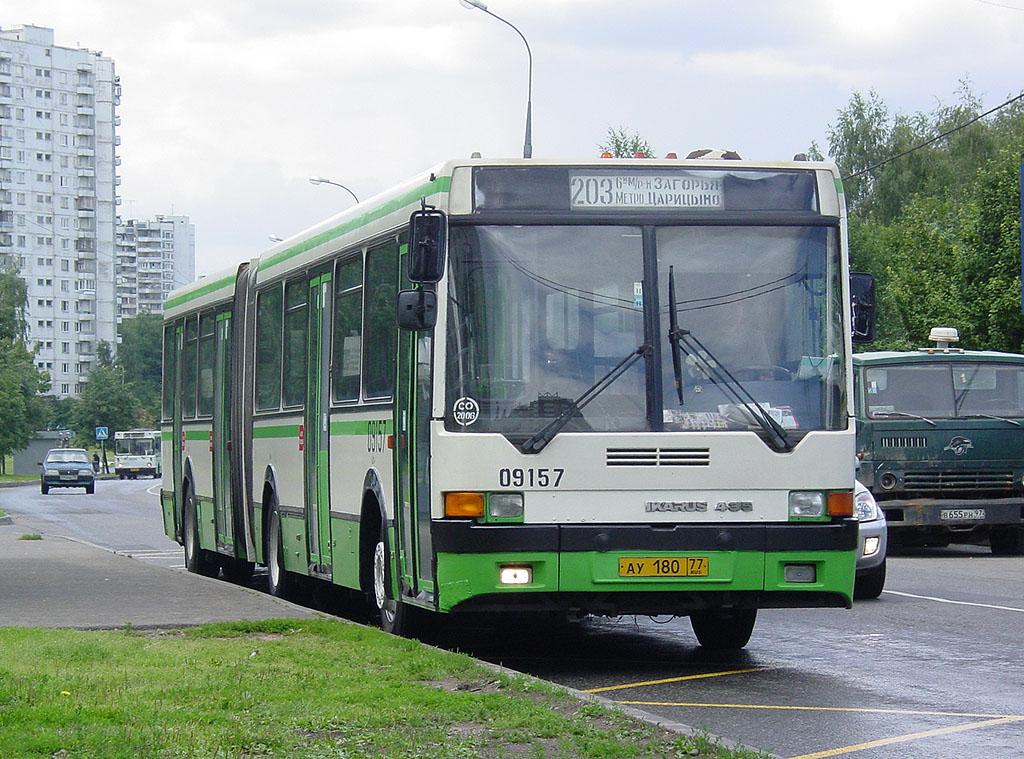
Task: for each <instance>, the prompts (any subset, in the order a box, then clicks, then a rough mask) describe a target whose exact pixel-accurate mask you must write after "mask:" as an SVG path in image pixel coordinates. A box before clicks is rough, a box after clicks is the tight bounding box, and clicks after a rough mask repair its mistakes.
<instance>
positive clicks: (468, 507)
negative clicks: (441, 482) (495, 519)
mask: <svg viewBox="0 0 1024 759" xmlns="http://www.w3.org/2000/svg"><path fill="white" fill-rule="evenodd" d="M444 515H445V516H446V517H482V516H483V515H484V494H483V493H445V494H444Z"/></svg>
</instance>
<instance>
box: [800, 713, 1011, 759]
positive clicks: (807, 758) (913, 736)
mask: <svg viewBox="0 0 1024 759" xmlns="http://www.w3.org/2000/svg"><path fill="white" fill-rule="evenodd" d="M1021 720H1024V717H1001V718H999V719H990V720H985V721H984V722H972V723H970V724H968V725H956V726H955V727H941V728H939V729H937V730H925V731H924V732H920V733H910V734H908V735H898V736H896V737H894V738H882V739H881V740H877V741H868V742H867V743H857V744H855V745H853V746H844V747H843V748H834V749H830V750H829V751H819V752H818V753H816V754H801V755H800V756H793V757H790V759H823V758H824V757H827V756H840V755H842V754H852V753H853V752H854V751H864V750H865V749H869V748H876V747H877V746H888V745H890V744H893V743H903V742H904V741H913V740H917V739H918V738H930V737H932V736H934V735H948V734H949V733H959V732H962V731H964V730H974V729H975V728H978V727H991V726H992V725H1005V724H1006V723H1008V722H1019V721H1021Z"/></svg>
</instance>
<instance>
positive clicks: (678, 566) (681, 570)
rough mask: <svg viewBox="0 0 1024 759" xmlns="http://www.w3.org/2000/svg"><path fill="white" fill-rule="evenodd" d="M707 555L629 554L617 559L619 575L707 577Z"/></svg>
mask: <svg viewBox="0 0 1024 759" xmlns="http://www.w3.org/2000/svg"><path fill="white" fill-rule="evenodd" d="M707 576H708V557H707V556H687V557H684V558H679V559H664V558H654V557H651V556H629V557H626V558H621V559H619V577H707Z"/></svg>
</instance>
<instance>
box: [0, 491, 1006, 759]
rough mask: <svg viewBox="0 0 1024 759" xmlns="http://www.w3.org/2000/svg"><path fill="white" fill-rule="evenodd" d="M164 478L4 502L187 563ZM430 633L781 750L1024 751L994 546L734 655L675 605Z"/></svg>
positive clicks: (1, 499) (796, 617) (893, 566)
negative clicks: (636, 613)
mask: <svg viewBox="0 0 1024 759" xmlns="http://www.w3.org/2000/svg"><path fill="white" fill-rule="evenodd" d="M153 484H154V483H153V481H146V480H141V481H124V482H121V481H106V482H100V483H98V484H97V488H96V490H97V494H96V496H86V495H84V494H82V491H54V492H53V493H51V495H49V496H45V497H43V496H41V495H40V494H39V493H38V490H36V489H31V490H30V489H29V488H16V489H8V490H0V509H4V510H6V511H9V512H11V513H29V514H31V515H32V516H33V517H34V518H37V519H43V520H46V521H48V522H49V523H51V524H53V525H54V526H55V527H59V528H60V529H61V530H63V531H64V532H65V534H69V535H73V536H74V537H77V538H79V539H82V540H87V541H90V542H93V543H96V544H99V545H104V546H107V547H109V548H114V549H117V550H119V551H121V552H125V553H131V554H133V555H135V556H137V557H138V558H141V559H144V560H147V561H157V562H160V561H166V562H169V563H173V562H177V565H178V566H180V563H181V551H180V548H179V547H177V545H176V544H174V543H173V542H172V541H170V540H168V539H167V538H166V537H164V536H163V533H162V528H161V524H160V511H159V505H158V503H157V498H156V496H155V495H153V494H152V493H147V490H149V489H150V488H152V487H153ZM154 492H155V491H154ZM256 582H257V583H259V578H257V581H256ZM431 642H437V643H440V644H442V645H447V646H449V647H451V648H455V649H458V650H461V651H464V652H466V653H470V654H472V655H475V656H478V657H480V658H483V659H486V660H489V661H494V662H497V663H500V664H503V665H505V666H508V667H511V668H513V669H516V670H519V671H522V672H528V673H530V674H533V675H536V676H539V677H541V678H544V679H548V680H551V681H553V682H557V683H561V684H564V685H567V686H570V687H573V688H576V689H579V690H584V691H591V692H594V693H597V694H599V695H601V696H603V697H605V698H609V699H612V700H614V701H618V702H620V703H623V704H628V705H631V706H633V707H635V708H639V709H642V710H643V711H645V712H648V713H651V714H655V715H657V716H658V717H659V718H661V719H663V720H665V721H667V722H675V723H683V724H687V725H693V726H706V727H707V728H708V730H709V732H711V733H713V734H717V735H721V736H724V737H725V738H727V739H729V740H732V741H736V742H740V743H743V744H745V745H747V746H750V747H753V748H757V749H762V750H765V751H768V752H771V753H772V754H774V755H776V756H778V757H789V758H797V757H799V759H812V758H813V759H817V758H818V757H832V756H848V755H856V756H858V757H864V758H865V759H908V758H910V759H913V758H916V757H921V758H922V759H924V758H927V759H964V757H984V758H985V759H1013V758H1016V757H1021V756H1024V557H1012V558H1001V557H994V556H992V555H991V553H990V552H989V551H988V549H987V548H979V547H970V546H968V547H954V548H949V549H922V550H919V551H917V552H916V553H913V554H908V555H904V556H899V557H890V559H889V578H888V582H887V584H886V590H885V592H883V594H882V597H881V598H880V599H879V600H877V601H866V602H861V603H858V604H857V606H856V607H855V608H854V609H853V610H852V611H844V610H827V609H821V610H773V611H765V612H761V614H760V615H759V618H758V623H757V627H756V628H755V630H754V635H753V638H752V640H751V642H750V644H749V645H748V647H747V648H746V649H745V650H744V651H741V652H738V653H735V654H731V655H722V654H717V655H716V654H710V653H708V652H705V651H704V650H703V649H702V648H700V647H699V646H698V645H697V643H696V641H695V639H694V638H693V635H692V633H691V631H690V628H689V623H688V622H687V621H686V620H673V619H669V618H659V619H650V618H633V617H629V618H620V619H615V620H604V619H595V620H587V621H584V622H580V623H576V624H569V625H552V624H550V623H547V622H540V621H537V620H527V621H525V622H523V623H522V624H521V625H519V624H511V623H510V621H509V620H507V619H506V620H503V623H502V624H501V625H500V626H498V627H494V626H480V627H471V626H468V625H460V626H458V627H457V628H455V629H451V628H449V629H447V630H445V631H444V632H443V633H442V634H441V635H440V636H439V637H438V638H437V639H436V640H432V641H431Z"/></svg>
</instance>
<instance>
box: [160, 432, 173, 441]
mask: <svg viewBox="0 0 1024 759" xmlns="http://www.w3.org/2000/svg"><path fill="white" fill-rule="evenodd" d="M160 439H161V440H174V430H163V431H161V432H160Z"/></svg>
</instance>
